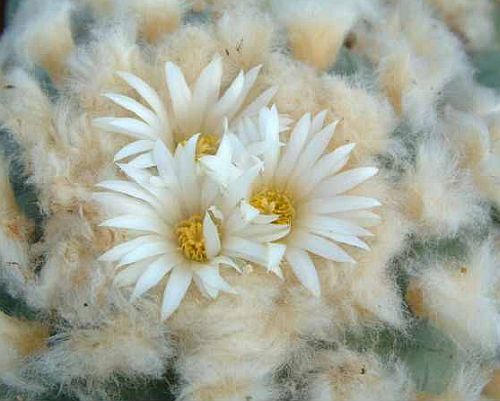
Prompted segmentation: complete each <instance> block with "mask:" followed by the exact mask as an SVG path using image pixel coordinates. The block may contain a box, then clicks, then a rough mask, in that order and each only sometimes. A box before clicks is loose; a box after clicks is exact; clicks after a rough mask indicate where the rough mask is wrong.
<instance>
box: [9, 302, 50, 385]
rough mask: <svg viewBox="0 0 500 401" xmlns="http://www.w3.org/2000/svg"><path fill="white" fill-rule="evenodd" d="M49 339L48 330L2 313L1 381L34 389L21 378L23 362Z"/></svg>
mask: <svg viewBox="0 0 500 401" xmlns="http://www.w3.org/2000/svg"><path fill="white" fill-rule="evenodd" d="M47 337H48V330H47V329H46V328H45V327H43V326H41V325H39V324H38V323H31V322H27V321H22V320H19V319H16V318H13V317H10V316H7V315H6V314H4V313H3V312H0V381H1V382H3V383H4V384H6V385H8V386H19V387H21V388H22V387H24V388H25V389H27V388H29V387H34V386H30V384H28V383H25V382H24V381H23V380H22V378H21V375H20V370H21V367H22V362H23V359H24V358H26V357H29V356H33V355H35V354H36V353H38V352H39V351H40V350H41V349H43V348H44V346H45V342H46V339H47ZM32 390H35V388H32Z"/></svg>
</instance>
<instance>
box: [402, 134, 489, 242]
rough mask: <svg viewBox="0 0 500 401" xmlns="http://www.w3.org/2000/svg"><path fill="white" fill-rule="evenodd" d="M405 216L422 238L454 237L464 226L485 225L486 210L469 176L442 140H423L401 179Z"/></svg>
mask: <svg viewBox="0 0 500 401" xmlns="http://www.w3.org/2000/svg"><path fill="white" fill-rule="evenodd" d="M403 190H404V192H405V195H404V196H405V199H406V202H404V203H403V207H404V208H405V214H406V215H407V217H408V218H409V219H410V220H411V221H412V222H413V223H414V224H415V225H416V227H417V229H419V230H420V232H421V233H422V234H423V235H441V236H454V235H456V234H457V233H458V230H459V229H460V228H461V227H463V226H476V225H480V224H484V223H485V221H486V219H487V211H486V210H485V208H484V207H483V206H482V205H481V203H480V197H479V196H478V194H477V192H476V191H475V190H474V185H473V181H472V177H471V175H470V173H468V172H467V170H464V169H462V168H460V165H459V159H458V157H457V156H456V155H454V154H453V153H452V152H451V151H450V148H448V146H447V144H446V142H445V141H443V140H437V139H431V140H426V141H424V142H423V143H422V145H420V146H419V147H418V149H417V155H416V165H415V167H414V169H412V170H411V171H409V172H408V173H407V176H406V177H405V178H404V183H403Z"/></svg>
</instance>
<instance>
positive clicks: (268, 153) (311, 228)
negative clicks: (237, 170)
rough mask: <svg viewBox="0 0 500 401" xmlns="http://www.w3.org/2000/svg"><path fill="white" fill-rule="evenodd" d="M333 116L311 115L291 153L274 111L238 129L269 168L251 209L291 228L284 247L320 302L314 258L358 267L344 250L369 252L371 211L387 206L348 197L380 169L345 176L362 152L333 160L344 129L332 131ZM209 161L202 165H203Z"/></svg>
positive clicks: (294, 137)
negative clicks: (336, 138) (334, 142)
mask: <svg viewBox="0 0 500 401" xmlns="http://www.w3.org/2000/svg"><path fill="white" fill-rule="evenodd" d="M325 116H326V113H325V112H322V113H319V114H318V115H317V116H315V117H314V118H311V115H310V114H306V115H304V116H303V117H302V118H301V119H300V120H299V121H298V123H297V124H296V125H295V127H294V128H293V130H292V131H291V133H290V137H289V139H288V142H287V143H286V144H285V145H284V144H283V143H282V142H281V141H280V133H279V117H278V112H277V110H276V108H274V107H273V108H271V109H268V108H263V109H262V110H261V111H260V113H259V119H258V121H257V122H252V121H251V120H248V119H247V120H246V122H245V123H244V124H242V125H240V126H239V127H238V129H237V136H238V138H240V146H241V147H244V146H245V143H254V144H255V143H260V144H261V145H262V146H260V145H259V147H258V148H254V149H253V150H252V152H251V153H253V154H258V155H260V157H261V158H262V161H263V164H264V168H263V172H262V174H260V175H259V177H257V179H256V180H255V182H254V183H253V186H252V195H251V197H250V199H249V203H250V204H251V205H252V206H253V207H255V208H257V209H258V210H260V211H261V212H262V213H264V214H271V215H278V216H279V217H278V219H276V220H275V221H274V224H276V225H281V224H283V225H290V227H291V228H290V233H289V235H288V236H287V237H286V238H283V239H282V240H281V242H282V243H283V244H286V253H285V259H286V261H287V262H288V265H289V266H290V267H291V269H292V270H293V272H294V273H295V275H296V276H297V278H298V279H299V280H300V282H301V283H302V284H303V285H304V286H305V287H306V288H307V289H309V290H310V291H311V292H312V293H313V294H314V295H316V296H318V295H319V294H320V283H319V278H318V274H317V271H316V267H315V261H314V258H317V257H319V258H323V259H326V260H331V261H335V262H344V263H354V260H353V259H352V258H351V257H350V256H349V255H348V254H347V253H346V251H344V249H342V247H341V246H339V245H338V244H345V245H350V246H355V247H358V248H362V249H369V248H368V245H367V244H366V243H365V242H363V241H362V240H361V239H360V237H363V236H369V235H372V234H371V233H370V232H369V231H368V230H366V229H365V228H363V227H362V226H363V225H365V226H368V225H370V224H372V223H373V222H374V221H378V216H376V215H375V214H373V213H372V212H370V211H369V209H372V208H375V207H378V206H380V203H379V202H378V201H377V200H376V199H373V198H368V197H361V196H352V195H344V193H345V192H348V191H349V190H351V189H353V188H354V187H356V186H357V185H359V184H361V183H362V182H364V181H365V180H367V179H368V178H370V177H372V176H373V175H375V174H376V173H377V169H376V168H374V167H361V168H355V169H352V170H346V171H343V172H340V171H341V170H342V168H343V167H344V166H345V165H346V163H347V161H348V158H349V154H350V153H351V151H352V150H353V148H354V144H349V145H345V146H341V147H339V148H337V149H335V150H334V151H333V152H326V149H327V146H328V144H329V143H330V140H331V138H332V136H333V133H334V131H335V127H336V125H337V122H335V123H332V124H329V125H327V126H324V119H325ZM256 137H259V138H256ZM206 157H208V156H205V157H202V158H201V162H202V164H203V163H204V159H205V158H206ZM215 157H216V156H215ZM210 158H213V156H210ZM236 164H237V163H236ZM211 165H212V166H215V163H213V162H211ZM211 173H212V176H214V177H215V176H216V175H217V170H216V169H215V168H213V169H212V171H211ZM365 223H366V224H365ZM311 254H312V255H315V256H314V258H313V257H311Z"/></svg>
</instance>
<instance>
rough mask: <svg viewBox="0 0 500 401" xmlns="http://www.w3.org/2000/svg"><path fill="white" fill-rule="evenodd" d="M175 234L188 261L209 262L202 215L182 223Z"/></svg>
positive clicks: (178, 225)
mask: <svg viewBox="0 0 500 401" xmlns="http://www.w3.org/2000/svg"><path fill="white" fill-rule="evenodd" d="M175 233H176V234H177V241H178V243H179V248H180V250H181V251H182V253H183V254H184V256H185V257H186V258H187V259H189V260H192V261H194V262H206V261H207V260H208V258H207V251H206V248H205V239H204V238H203V218H202V217H201V216H200V215H194V216H191V217H190V218H189V219H186V220H183V221H181V222H180V223H179V224H177V226H176V227H175Z"/></svg>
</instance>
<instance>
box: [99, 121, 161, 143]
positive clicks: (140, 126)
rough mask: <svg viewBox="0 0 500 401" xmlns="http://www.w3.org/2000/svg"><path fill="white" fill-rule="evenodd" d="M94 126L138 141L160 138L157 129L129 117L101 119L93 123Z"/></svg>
mask: <svg viewBox="0 0 500 401" xmlns="http://www.w3.org/2000/svg"><path fill="white" fill-rule="evenodd" d="M92 123H93V124H94V126H96V127H97V128H100V129H102V130H104V131H109V132H113V133H116V134H123V135H127V136H130V137H132V138H138V139H156V138H158V137H159V132H158V130H157V129H155V128H153V127H151V126H150V125H148V124H146V123H144V122H142V121H139V120H136V119H135V118H128V117H99V118H94V120H93V121H92Z"/></svg>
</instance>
